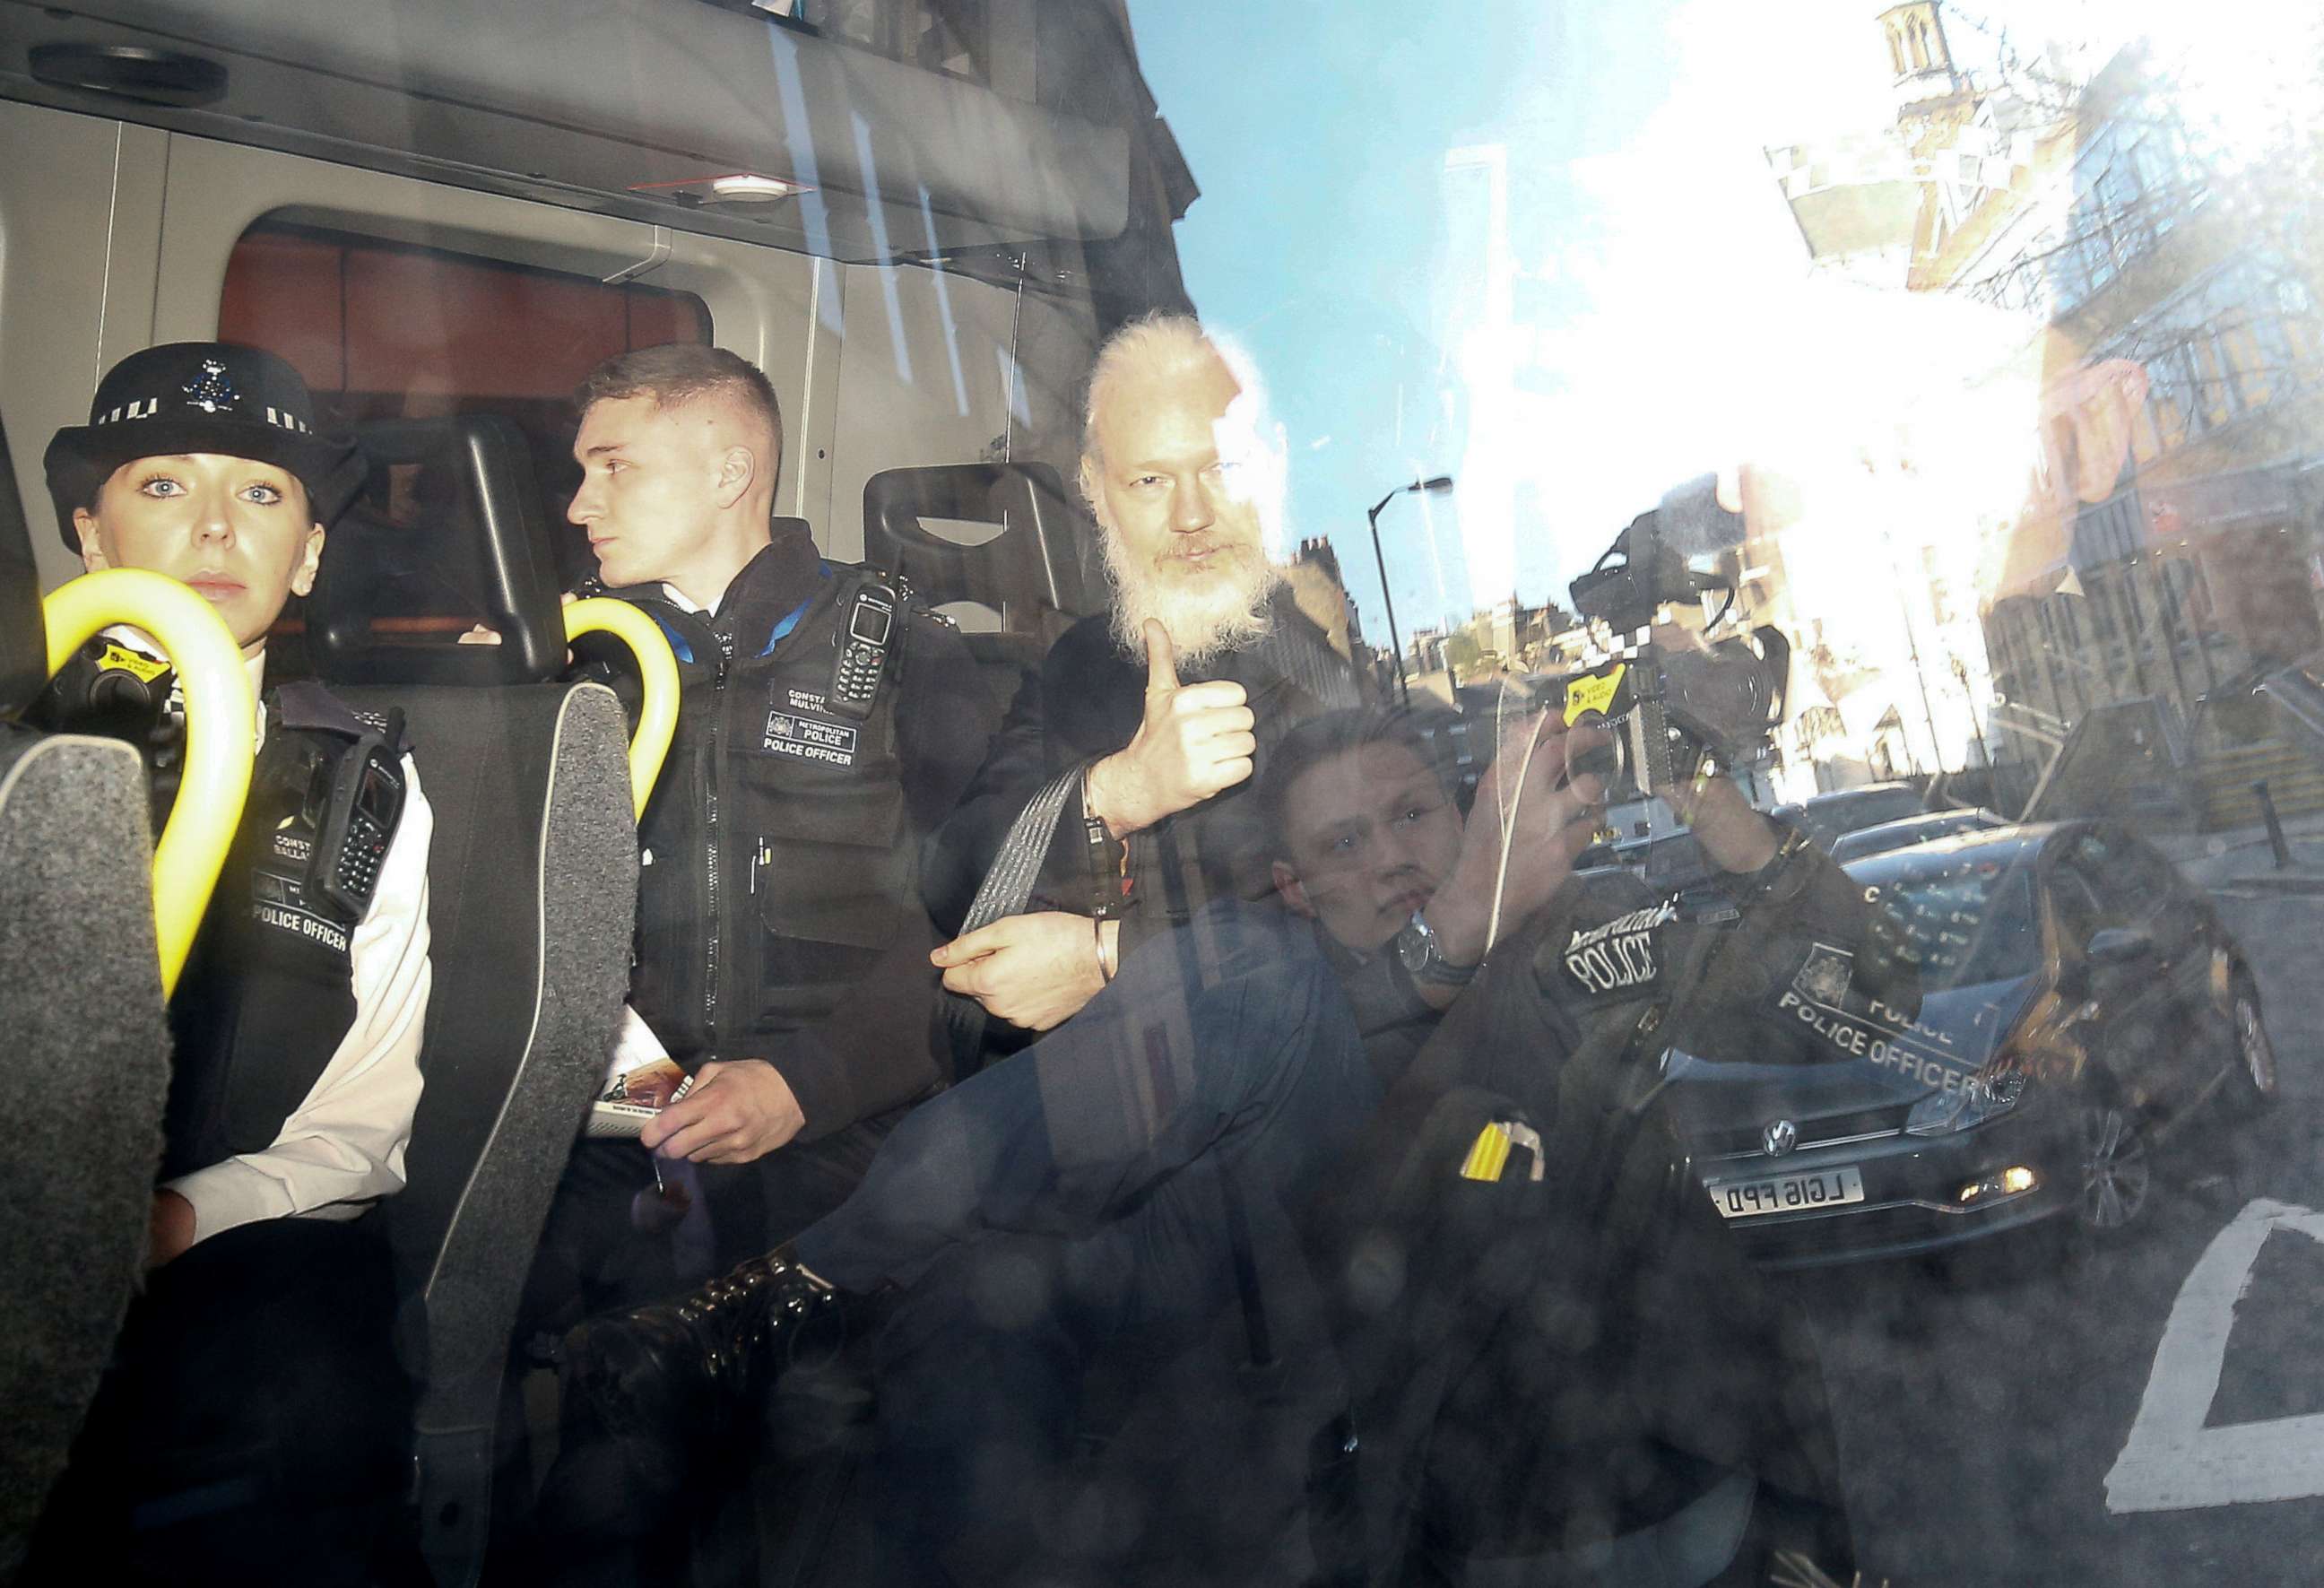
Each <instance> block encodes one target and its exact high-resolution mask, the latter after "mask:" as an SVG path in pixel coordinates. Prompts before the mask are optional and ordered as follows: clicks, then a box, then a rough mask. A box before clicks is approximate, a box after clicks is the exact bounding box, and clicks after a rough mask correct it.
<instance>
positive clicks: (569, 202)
mask: <svg viewBox="0 0 2324 1588" xmlns="http://www.w3.org/2000/svg"><path fill="white" fill-rule="evenodd" d="M52 44H80V45H100V46H102V45H124V46H133V47H140V48H144V49H152V50H161V51H174V52H178V53H181V54H184V55H188V56H192V57H195V58H198V59H199V60H208V61H210V62H214V63H216V64H217V65H220V66H223V67H224V68H225V69H226V85H225V89H224V93H223V96H222V97H219V98H217V100H216V101H215V102H213V103H209V104H206V105H202V106H166V105H155V104H150V103H143V102H140V101H138V100H135V99H132V98H129V97H124V96H123V95H120V94H116V93H111V92H103V91H97V90H94V89H90V88H85V87H78V86H74V85H72V84H70V83H67V82H60V81H42V80H39V79H37V78H35V77H34V76H33V75H32V69H31V66H30V63H29V57H30V55H31V52H32V50H33V49H35V48H36V47H39V46H42V45H52ZM1123 47H1124V48H1125V49H1126V48H1127V41H1126V40H1125V41H1124V44H1123ZM1133 70H1134V68H1133ZM50 75H51V77H52V78H53V77H54V76H55V75H56V74H55V73H54V72H53V71H52V72H51V74H50ZM1141 86H1142V85H1141ZM0 97H14V98H21V99H25V100H29V101H32V102H34V103H39V104H45V105H51V106H58V107H60V108H63V109H69V110H80V111H84V112H88V113H90V114H95V115H107V116H113V117H117V118H120V119H124V120H129V121H136V122H143V123H146V124H148V125H156V126H162V127H168V128H171V129H172V130H176V131H180V132H186V133H191V134H198V135H202V136H206V137H213V138H220V139H225V140H227V141H230V142H234V143H255V144H261V145H264V146H267V147H272V148H279V149H283V150H287V151H290V152H294V153H301V154H309V155H312V156H315V157H318V158H321V159H326V160H332V161H337V162H341V163H346V164H356V165H364V166H370V167H374V168H378V169H383V170H392V171H403V172H407V173H410V174H415V175H420V176H422V177H425V178H428V179H430V180H439V181H448V182H452V183H456V184H457V185H461V186H467V187H478V188H484V189H491V190H495V191H502V192H512V193H516V194H519V195H521V196H522V197H526V198H531V199H541V200H544V201H547V202H549V203H555V204H559V205H563V206H565V207H567V208H583V209H589V210H594V211H597V212H601V213H604V214H611V215H619V216H623V217H629V218H632V219H636V220H644V221H651V222H656V223H659V224H661V225H664V226H674V227H678V228H682V229H685V230H688V231H697V232H706V233H711V234H714V235H724V236H730V237H737V238H741V239H743V240H746V241H752V242H759V243H766V244H770V245H775V246H779V247H783V248H788V249H796V250H798V251H800V252H804V253H809V254H819V255H822V256H824V257H826V258H832V259H838V260H843V261H847V262H851V263H890V262H894V261H899V260H918V259H927V258H928V257H931V256H934V255H945V254H954V253H956V252H970V253H978V254H1007V253H1009V252H1010V250H1009V248H1008V247H1007V246H1006V245H1018V244H1035V243H1039V242H1041V241H1044V240H1054V241H1059V242H1065V243H1068V244H1071V243H1078V242H1096V241H1102V240H1106V239H1111V238H1113V237H1115V236H1118V235H1120V234H1121V233H1122V232H1123V231H1124V230H1125V229H1126V228H1127V227H1128V226H1129V224H1130V214H1129V193H1130V130H1129V128H1130V125H1136V121H1135V118H1134V115H1132V114H1131V113H1132V110H1133V107H1130V106H1125V107H1123V108H1124V111H1125V125H1095V124H1093V123H1091V122H1089V121H1086V120H1084V119H1081V118H1079V117H1076V116H1074V115H1065V114H1064V113H1062V112H1060V111H1057V110H1055V109H1051V108H1047V107H1045V106H1040V105H1037V104H1033V103H1029V102H1028V101H1026V100H1023V99H1018V98H1010V97H1003V96H1002V95H1000V94H997V93H994V92H992V91H991V89H988V88H982V87H981V86H979V85H977V84H975V83H971V82H967V81H964V80H962V79H960V78H954V77H950V76H947V75H945V74H944V73H941V72H933V71H927V70H922V69H918V68H917V67H913V66H908V65H904V64H901V63H899V62H897V61H893V60H887V59H885V58H883V57H881V56H879V55H876V54H873V53H871V52H869V51H863V50H860V49H855V48H852V47H850V46H848V45H845V44H840V43H835V42H830V41H827V40H825V39H821V38H817V37H815V36H812V35H811V34H808V33H806V32H799V31H797V30H794V29H791V28H788V27H784V26H780V25H778V24H776V23H773V22H771V21H769V20H767V19H764V18H761V17H758V16H753V15H750V14H741V13H737V12H733V11H726V10H721V9H718V8H717V7H715V6H712V5H702V4H697V3H696V0H608V3H604V4H598V5H587V6H575V5H570V4H569V3H567V0H493V3H492V4H490V5H477V4H475V0H396V3H395V4H393V5H373V4H359V3H349V0H340V3H337V4H317V3H316V0H83V4H81V5H78V6H76V7H75V8H73V9H72V10H69V11H68V10H66V9H64V8H62V7H59V6H53V5H27V4H23V3H21V0H0ZM1149 103H1150V102H1149ZM1148 115H1150V109H1149V110H1148ZM1154 125H1157V126H1158V125H1159V124H1158V123H1156V124H1154ZM730 171H752V172H757V173H759V174H761V175H766V176H774V177H782V178H787V179H793V180H799V181H803V182H806V183H807V184H809V185H810V187H811V188H812V189H814V190H813V191H812V192H811V193H808V194H807V195H804V196H802V197H798V198H792V199H782V200H779V201H778V202H775V203H771V204H761V205H755V206H742V205H714V206H696V205H693V204H689V203H687V202H685V201H682V200H679V199H671V198H657V197H653V196H650V195H645V194H640V193H636V192H633V191H632V189H635V188H638V187H641V186H644V185H647V184H652V183H669V182H679V181H685V180H698V179H702V178H706V177H710V176H715V175H720V174H724V173H726V172H730ZM1028 284H1031V283H1028Z"/></svg>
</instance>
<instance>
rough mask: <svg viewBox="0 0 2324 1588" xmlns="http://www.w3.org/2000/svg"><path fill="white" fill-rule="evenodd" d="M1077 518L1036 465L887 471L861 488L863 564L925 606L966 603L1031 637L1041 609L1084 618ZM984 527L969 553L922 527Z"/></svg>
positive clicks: (1053, 475)
mask: <svg viewBox="0 0 2324 1588" xmlns="http://www.w3.org/2000/svg"><path fill="white" fill-rule="evenodd" d="M1080 516H1081V510H1080V508H1079V507H1078V506H1077V505H1076V504H1075V503H1074V501H1073V499H1072V498H1071V497H1070V496H1068V495H1067V494H1066V493H1065V485H1064V483H1063V481H1061V480H1060V479H1059V478H1058V475H1057V471H1056V469H1054V468H1051V467H1050V466H1048V465H1047V464H1041V463H960V464H945V465H940V466H934V467H927V468H891V469H886V470H883V471H882V472H881V473H879V474H876V475H872V476H871V479H869V480H867V481H866V482H864V485H863V558H864V560H865V561H867V562H871V563H876V564H879V565H881V566H882V567H889V568H894V569H895V570H896V571H897V572H899V573H900V574H902V575H903V576H904V577H906V578H908V579H909V580H911V582H912V585H913V586H914V588H915V589H916V590H917V591H918V594H919V595H920V597H921V598H922V599H923V600H925V601H927V603H928V604H929V605H935V606H941V605H945V603H947V602H953V601H973V602H976V603H978V604H980V605H985V606H990V607H991V608H992V609H993V610H994V611H996V612H999V613H1000V614H1001V616H1002V624H1001V626H1002V628H1003V629H1004V630H1006V631H1009V632H1020V633H1034V632H1039V629H1040V623H1039V617H1040V614H1041V613H1042V612H1043V611H1047V612H1049V613H1063V614H1070V615H1075V616H1078V615H1080V614H1081V613H1082V611H1083V592H1084V589H1085V588H1087V587H1088V585H1087V581H1085V580H1084V577H1083V566H1082V545H1083V543H1084V540H1085V537H1084V534H1083V533H1082V531H1081V529H1080ZM944 520H950V521H953V522H965V523H973V524H989V525H992V526H995V527H997V528H998V530H999V531H1000V532H999V533H998V534H995V535H992V536H991V537H990V538H989V539H985V540H980V541H978V542H977V543H975V544H973V545H972V544H969V543H967V542H965V541H963V540H954V539H951V538H949V537H946V536H944V535H940V534H937V533H936V532H934V531H932V530H931V529H930V528H929V527H928V524H929V522H931V521H944Z"/></svg>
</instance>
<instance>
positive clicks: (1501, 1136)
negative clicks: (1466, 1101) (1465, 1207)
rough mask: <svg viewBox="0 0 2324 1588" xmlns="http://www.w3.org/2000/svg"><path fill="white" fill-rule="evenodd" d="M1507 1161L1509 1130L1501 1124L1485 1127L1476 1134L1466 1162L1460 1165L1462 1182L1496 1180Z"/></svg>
mask: <svg viewBox="0 0 2324 1588" xmlns="http://www.w3.org/2000/svg"><path fill="white" fill-rule="evenodd" d="M1508 1161H1509V1128H1508V1126H1507V1125H1502V1124H1490V1125H1487V1126H1486V1127H1485V1128H1484V1129H1483V1130H1481V1131H1478V1132H1477V1140H1476V1141H1475V1143H1474V1144H1473V1145H1472V1146H1471V1147H1470V1149H1469V1156H1468V1159H1466V1161H1464V1162H1463V1163H1462V1165H1461V1177H1462V1179H1464V1180H1498V1179H1499V1178H1500V1177H1501V1170H1502V1169H1503V1168H1505V1167H1507V1166H1508Z"/></svg>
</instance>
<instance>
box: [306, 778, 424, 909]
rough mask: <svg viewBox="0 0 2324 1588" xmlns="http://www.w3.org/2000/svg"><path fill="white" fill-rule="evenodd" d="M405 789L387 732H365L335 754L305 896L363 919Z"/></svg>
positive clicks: (392, 835) (309, 861) (369, 903)
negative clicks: (341, 753) (336, 757)
mask: <svg viewBox="0 0 2324 1588" xmlns="http://www.w3.org/2000/svg"><path fill="white" fill-rule="evenodd" d="M393 736H394V737H396V738H398V739H400V738H401V736H402V735H401V734H400V733H396V734H393ZM403 795H404V785H403V766H402V762H401V761H400V760H399V759H398V758H397V756H396V754H395V752H393V751H392V750H390V749H389V748H388V737H387V736H384V735H382V734H364V736H363V737H362V738H360V739H358V740H356V741H355V743H354V744H353V745H352V746H351V747H349V749H348V750H347V752H346V753H345V754H344V755H341V756H340V757H339V758H338V761H337V764H336V765H334V766H333V767H332V769H331V779H330V784H329V787H328V789H327V790H326V791H325V792H324V796H323V808H322V811H321V820H320V821H319V822H318V825H317V831H316V836H315V848H314V853H313V854H311V855H310V856H309V859H308V863H307V895H308V897H309V898H320V899H323V900H327V901H329V902H330V903H331V904H332V905H334V906H336V907H337V909H341V910H344V911H345V912H346V915H347V917H348V919H351V920H356V921H360V920H362V919H364V915H365V914H366V913H367V912H368V911H369V910H370V909H371V900H372V895H373V893H374V892H375V891H377V890H378V887H379V868H380V865H381V863H383V861H385V860H386V858H387V846H388V843H389V841H390V840H391V839H392V838H393V837H394V836H395V824H396V821H397V819H398V818H399V817H401V816H402V814H403Z"/></svg>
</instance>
